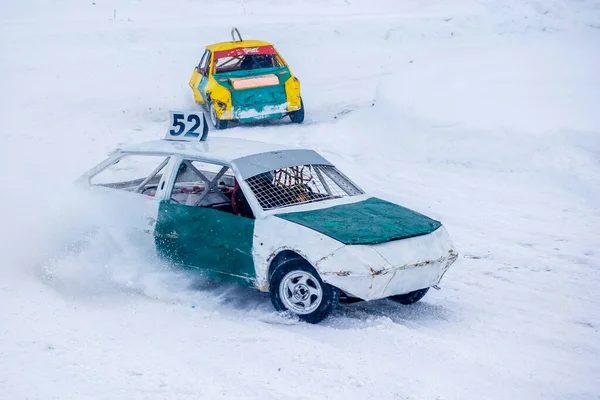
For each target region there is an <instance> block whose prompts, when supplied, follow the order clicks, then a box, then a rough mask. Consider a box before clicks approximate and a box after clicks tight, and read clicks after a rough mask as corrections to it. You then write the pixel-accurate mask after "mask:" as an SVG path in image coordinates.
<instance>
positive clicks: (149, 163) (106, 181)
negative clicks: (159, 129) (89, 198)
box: [90, 154, 169, 197]
mask: <svg viewBox="0 0 600 400" xmlns="http://www.w3.org/2000/svg"><path fill="white" fill-rule="evenodd" d="M168 162H169V157H165V156H152V155H139V154H127V155H125V156H123V157H121V158H119V159H118V160H116V161H115V162H114V163H113V164H111V165H109V166H108V167H107V168H105V169H103V170H102V171H100V172H99V173H97V174H96V175H94V176H93V177H92V178H91V179H90V184H91V185H92V186H103V187H107V188H111V189H117V190H124V191H128V192H133V193H139V194H143V195H145V196H150V197H154V195H155V194H156V190H157V188H158V184H159V182H160V180H161V178H162V173H163V171H164V168H165V166H166V165H167V163H168Z"/></svg>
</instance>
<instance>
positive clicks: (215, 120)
mask: <svg viewBox="0 0 600 400" xmlns="http://www.w3.org/2000/svg"><path fill="white" fill-rule="evenodd" d="M208 114H209V116H210V122H211V123H212V125H213V126H214V127H215V129H227V120H221V119H219V117H217V112H216V110H215V105H214V104H213V102H212V101H211V102H210V103H209V104H208Z"/></svg>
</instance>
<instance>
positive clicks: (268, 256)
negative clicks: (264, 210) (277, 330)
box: [252, 215, 368, 291]
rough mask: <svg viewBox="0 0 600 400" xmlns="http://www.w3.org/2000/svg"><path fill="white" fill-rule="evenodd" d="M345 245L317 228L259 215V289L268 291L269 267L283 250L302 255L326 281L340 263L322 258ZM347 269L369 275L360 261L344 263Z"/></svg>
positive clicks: (256, 248)
mask: <svg viewBox="0 0 600 400" xmlns="http://www.w3.org/2000/svg"><path fill="white" fill-rule="evenodd" d="M344 246H345V245H344V244H343V243H341V242H338V241H337V240H335V239H333V238H330V237H329V236H326V235H323V234H322V233H319V232H317V231H314V230H312V229H310V228H307V227H305V226H302V225H298V224H296V223H293V222H290V221H286V220H284V219H282V218H279V217H277V216H276V215H269V216H267V217H266V218H258V219H257V220H256V223H255V226H254V240H253V247H252V255H253V259H254V267H255V270H256V282H257V284H256V285H257V288H258V289H259V290H261V291H268V290H269V268H270V266H271V262H272V261H273V259H274V258H275V257H276V256H277V254H279V253H280V252H282V251H284V250H291V251H294V252H296V253H297V254H299V255H300V256H302V257H303V258H304V259H305V260H306V261H308V263H310V264H311V265H312V266H313V267H314V268H315V269H316V270H317V272H318V273H319V275H320V276H321V279H323V281H325V282H327V281H328V280H329V277H334V276H336V272H339V271H337V268H338V267H339V266H337V265H334V264H331V263H322V262H321V261H322V260H324V259H326V258H327V257H329V256H330V255H332V254H333V253H335V252H336V251H337V250H338V249H340V248H342V247H344ZM342 269H343V270H344V271H348V270H351V272H352V273H356V274H366V273H367V272H368V270H366V269H365V267H364V266H363V265H361V264H360V263H353V264H350V265H344V266H343V268H342Z"/></svg>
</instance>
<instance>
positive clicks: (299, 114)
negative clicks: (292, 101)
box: [289, 99, 304, 124]
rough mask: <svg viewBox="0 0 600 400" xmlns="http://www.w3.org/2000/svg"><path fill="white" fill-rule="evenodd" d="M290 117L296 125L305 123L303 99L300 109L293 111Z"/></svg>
mask: <svg viewBox="0 0 600 400" xmlns="http://www.w3.org/2000/svg"><path fill="white" fill-rule="evenodd" d="M289 115H290V119H291V120H292V122H293V123H295V124H301V123H302V122H304V103H303V102H302V99H300V109H299V110H296V111H292V112H291V113H290V114H289Z"/></svg>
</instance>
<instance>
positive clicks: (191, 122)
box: [165, 111, 208, 142]
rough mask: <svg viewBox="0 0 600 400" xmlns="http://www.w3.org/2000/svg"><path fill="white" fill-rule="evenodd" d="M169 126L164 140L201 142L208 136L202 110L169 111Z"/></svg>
mask: <svg viewBox="0 0 600 400" xmlns="http://www.w3.org/2000/svg"><path fill="white" fill-rule="evenodd" d="M169 114H170V119H169V127H168V128H167V134H166V135H165V139H166V140H181V141H187V142H196V141H200V142H203V141H205V140H206V137H207V136H208V124H207V123H206V117H205V116H204V113H203V112H200V113H198V112H195V111H169Z"/></svg>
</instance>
